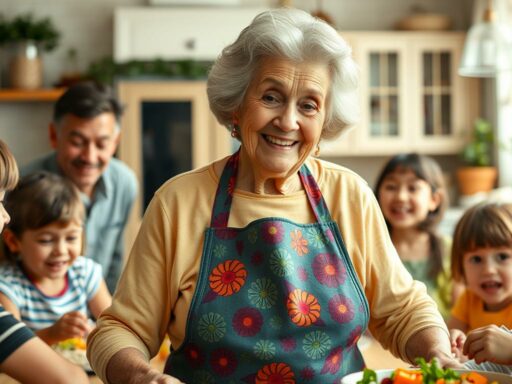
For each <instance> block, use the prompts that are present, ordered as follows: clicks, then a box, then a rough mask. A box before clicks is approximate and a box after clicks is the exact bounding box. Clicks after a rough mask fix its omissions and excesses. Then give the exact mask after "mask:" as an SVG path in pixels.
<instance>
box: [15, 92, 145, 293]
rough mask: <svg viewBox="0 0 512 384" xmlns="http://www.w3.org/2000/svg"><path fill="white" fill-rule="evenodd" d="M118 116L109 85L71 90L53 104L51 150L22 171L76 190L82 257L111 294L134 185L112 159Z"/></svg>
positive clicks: (122, 166) (131, 176) (130, 173)
mask: <svg viewBox="0 0 512 384" xmlns="http://www.w3.org/2000/svg"><path fill="white" fill-rule="evenodd" d="M122 112H123V111H122V107H121V105H120V103H119V102H118V101H117V100H116V98H115V97H114V96H113V95H112V93H111V91H110V89H108V88H107V87H103V86H101V85H98V84H95V83H92V82H84V83H79V84H76V85H73V86H71V87H70V88H69V89H68V90H67V91H66V92H65V93H64V94H63V95H62V96H61V97H60V98H59V99H58V100H57V102H56V104H55V107H54V111H53V121H52V122H51V123H50V124H49V137H50V143H51V146H52V147H53V148H54V149H55V150H54V151H53V152H52V153H50V154H48V155H46V156H45V157H43V158H41V159H38V160H35V161H34V162H32V163H30V164H29V165H28V166H26V167H24V168H23V169H22V174H28V173H31V172H34V171H39V170H46V171H49V172H54V173H58V174H60V175H62V176H65V177H67V178H69V179H70V180H71V181H72V182H73V183H74V184H75V185H76V186H77V187H78V189H79V190H80V192H81V194H82V200H83V202H84V205H85V207H86V212H87V219H86V227H85V232H86V236H85V237H86V239H85V240H86V246H85V253H86V256H87V257H90V258H92V259H93V260H95V261H97V262H98V263H99V264H101V266H102V268H103V275H104V277H105V280H106V282H107V286H108V288H109V290H110V292H111V293H113V292H114V290H115V287H116V284H117V280H118V279H119V276H120V274H121V270H122V268H123V261H124V260H123V258H124V250H123V233H124V228H125V226H126V222H127V220H128V217H129V214H130V211H131V208H132V206H133V202H134V200H135V198H136V194H137V185H138V183H137V179H136V177H135V174H134V173H133V171H132V170H131V169H130V168H128V166H126V165H125V164H124V163H122V162H121V161H120V160H118V159H115V158H113V156H114V153H115V151H116V149H117V145H118V144H119V139H120V131H121V127H120V119H121V115H122Z"/></svg>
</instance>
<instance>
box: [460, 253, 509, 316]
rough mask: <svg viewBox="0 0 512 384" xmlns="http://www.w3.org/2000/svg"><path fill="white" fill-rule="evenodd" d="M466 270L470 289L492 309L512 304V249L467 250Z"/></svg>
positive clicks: (465, 258) (464, 267)
mask: <svg viewBox="0 0 512 384" xmlns="http://www.w3.org/2000/svg"><path fill="white" fill-rule="evenodd" d="M462 265H463V270H464V277H465V280H466V285H467V287H468V289H469V290H471V291H472V292H473V293H475V294H476V295H477V296H478V297H480V298H481V299H482V300H483V301H484V303H485V308H486V310H488V311H499V310H501V309H503V308H505V307H507V306H508V305H509V304H511V303H512V249H511V248H507V247H500V248H478V249H475V250H473V251H471V252H466V253H465V254H464V257H463V264H462Z"/></svg>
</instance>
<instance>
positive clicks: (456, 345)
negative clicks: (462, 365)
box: [450, 329, 467, 362]
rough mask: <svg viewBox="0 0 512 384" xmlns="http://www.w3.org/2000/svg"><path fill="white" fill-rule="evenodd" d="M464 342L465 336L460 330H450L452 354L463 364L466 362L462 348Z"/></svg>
mask: <svg viewBox="0 0 512 384" xmlns="http://www.w3.org/2000/svg"><path fill="white" fill-rule="evenodd" d="M465 341H466V334H465V333H464V332H462V331H461V330H460V329H450V343H451V346H452V353H453V354H454V355H455V357H456V358H457V359H459V361H461V362H464V361H465V360H467V358H466V356H464V352H463V350H462V349H463V347H464V342H465Z"/></svg>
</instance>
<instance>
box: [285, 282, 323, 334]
mask: <svg viewBox="0 0 512 384" xmlns="http://www.w3.org/2000/svg"><path fill="white" fill-rule="evenodd" d="M286 307H287V308H288V316H290V319H291V320H292V321H293V322H294V323H295V324H296V325H298V326H299V327H308V326H310V325H311V324H313V323H314V322H315V321H317V320H318V318H319V317H320V304H319V303H318V300H317V299H316V297H315V296H313V295H312V294H310V293H307V292H306V291H303V290H301V289H295V290H293V291H292V292H291V293H290V294H289V295H288V300H287V302H286Z"/></svg>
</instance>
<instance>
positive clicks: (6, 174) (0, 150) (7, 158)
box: [0, 140, 19, 191]
mask: <svg viewBox="0 0 512 384" xmlns="http://www.w3.org/2000/svg"><path fill="white" fill-rule="evenodd" d="M18 177H19V176H18V166H17V165H16V160H15V159H14V156H13V154H12V152H11V151H10V150H9V147H7V144H5V143H4V142H3V141H2V140H0V189H2V190H7V191H9V190H11V189H13V188H14V187H15V186H16V183H17V182H18Z"/></svg>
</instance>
